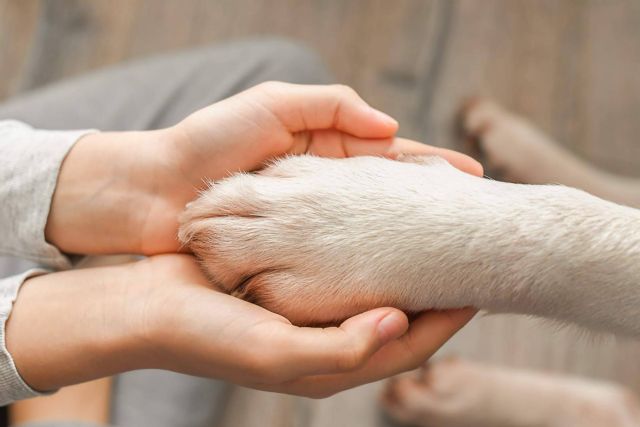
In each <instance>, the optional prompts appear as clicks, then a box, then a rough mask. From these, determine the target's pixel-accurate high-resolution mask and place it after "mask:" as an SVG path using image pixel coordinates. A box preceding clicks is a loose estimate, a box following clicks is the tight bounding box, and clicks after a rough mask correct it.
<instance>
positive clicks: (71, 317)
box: [5, 265, 144, 391]
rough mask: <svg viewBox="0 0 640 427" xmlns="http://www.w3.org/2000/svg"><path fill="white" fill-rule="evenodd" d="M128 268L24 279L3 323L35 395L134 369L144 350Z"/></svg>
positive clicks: (9, 345)
mask: <svg viewBox="0 0 640 427" xmlns="http://www.w3.org/2000/svg"><path fill="white" fill-rule="evenodd" d="M132 268H133V267H132V266H130V265H125V266H116V267H102V268H94V269H87V270H73V271H68V272H61V273H53V274H48V275H44V276H38V277H33V278H31V279H28V280H27V281H26V282H25V283H24V284H23V285H22V288H21V290H20V292H19V294H18V298H17V300H16V302H15V304H14V307H13V310H12V312H11V315H10V317H9V320H8V322H7V324H6V328H5V335H6V345H7V348H8V350H9V352H10V354H11V355H12V357H13V360H14V363H15V365H16V368H17V369H18V372H19V373H20V374H21V376H22V378H23V379H24V381H25V382H26V383H27V384H29V385H30V386H31V387H32V388H34V389H36V390H40V391H47V390H54V389H57V388H59V387H62V386H65V385H70V384H75V383H80V382H84V381H87V380H91V379H95V378H100V377H104V376H108V375H112V374H115V373H119V372H123V371H127V370H130V369H135V368H136V367H138V366H139V363H143V361H144V358H143V357H141V356H140V354H138V353H139V352H140V349H141V347H142V345H143V344H144V339H143V338H144V337H143V336H142V337H141V336H140V333H139V332H140V331H141V330H142V328H141V326H140V322H138V321H137V319H138V318H139V317H137V313H136V310H135V307H137V304H135V301H136V298H139V294H138V293H137V292H138V291H137V290H138V289H139V285H141V283H140V284H139V283H136V276H135V274H134V271H133V270H132Z"/></svg>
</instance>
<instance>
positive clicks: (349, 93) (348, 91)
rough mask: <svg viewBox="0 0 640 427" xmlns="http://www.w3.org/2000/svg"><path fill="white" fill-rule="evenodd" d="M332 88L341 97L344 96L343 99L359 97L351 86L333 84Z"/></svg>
mask: <svg viewBox="0 0 640 427" xmlns="http://www.w3.org/2000/svg"><path fill="white" fill-rule="evenodd" d="M333 87H334V88H335V89H336V91H337V92H338V93H339V94H340V95H342V96H345V97H348V98H359V97H360V96H359V95H358V93H357V92H356V91H355V90H354V89H353V88H352V87H351V86H347V85H344V84H335V85H333Z"/></svg>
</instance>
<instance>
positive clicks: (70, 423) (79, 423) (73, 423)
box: [15, 421, 104, 427]
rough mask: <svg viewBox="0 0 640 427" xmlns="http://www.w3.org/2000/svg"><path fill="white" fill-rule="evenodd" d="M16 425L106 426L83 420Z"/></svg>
mask: <svg viewBox="0 0 640 427" xmlns="http://www.w3.org/2000/svg"><path fill="white" fill-rule="evenodd" d="M15 427H104V424H95V423H89V422H83V421H36V422H33V423H22V424H16V425H15Z"/></svg>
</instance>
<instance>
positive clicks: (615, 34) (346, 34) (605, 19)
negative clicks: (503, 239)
mask: <svg viewBox="0 0 640 427" xmlns="http://www.w3.org/2000/svg"><path fill="white" fill-rule="evenodd" d="M267 34H272V35H281V36H285V37H292V38H295V39H298V40H300V41H302V42H303V43H306V44H307V45H309V46H311V47H312V48H313V49H315V50H317V51H318V52H319V53H320V54H321V55H322V56H323V57H324V58H326V60H327V63H328V64H329V65H330V67H331V68H332V69H333V70H334V72H335V75H336V78H337V80H338V81H340V82H343V83H346V84H349V85H352V86H353V87H355V88H356V89H357V90H358V91H359V92H360V93H361V95H362V96H363V97H364V98H365V99H367V100H368V101H370V102H371V103H372V104H374V105H376V106H378V107H380V108H382V109H384V110H386V111H387V112H389V113H391V114H392V115H393V116H395V117H397V118H398V119H400V121H401V124H402V128H401V133H402V134H403V135H405V136H410V137H413V138H418V139H422V140H425V141H427V142H428V143H431V144H435V145H441V146H448V147H459V146H460V141H459V139H458V137H457V135H456V134H455V132H454V131H453V130H454V123H455V122H454V118H455V113H456V111H457V109H458V108H459V105H460V102H461V101H462V100H463V99H464V98H465V97H467V96H469V95H474V94H484V95H489V96H492V97H494V98H496V99H497V100H499V101H500V102H502V103H504V104H505V105H507V106H508V107H510V108H513V109H514V110H515V111H518V112H520V113H522V114H524V115H526V116H527V117H529V118H531V119H532V120H533V121H534V122H535V123H537V124H539V125H540V126H541V127H542V128H543V129H544V130H546V131H547V132H548V133H549V134H551V135H552V136H553V137H555V138H557V139H558V140H559V142H560V143H562V144H563V145H565V146H567V147H569V148H570V149H572V150H574V151H575V152H576V153H579V154H580V155H582V156H584V157H585V158H587V159H589V160H591V161H593V162H595V163H597V164H598V165H601V166H603V167H606V168H608V169H610V170H616V171H619V172H621V173H628V174H635V175H640V144H639V143H638V142H637V135H639V134H640V120H637V119H636V117H637V116H638V112H639V111H640V84H638V76H640V3H638V2H636V1H633V0H606V1H605V0H589V1H582V0H567V1H563V2H558V1H556V0H518V1H512V0H484V1H482V2H479V1H476V0H426V1H422V0H398V1H394V2H393V3H390V2H388V1H385V0H352V1H349V2H345V1H342V0H325V1H320V0H308V1H297V0H258V1H254V0H220V1H216V2H211V1H206V0H184V1H177V0H94V1H92V2H83V1H81V0H49V1H41V0H40V1H38V0H22V1H20V2H17V1H12V0H0V38H1V39H0V40H2V41H6V40H9V41H10V42H8V43H7V42H3V43H0V76H2V79H0V98H1V97H3V96H7V95H10V94H13V93H16V92H17V91H20V90H25V89H28V88H32V87H36V86H39V85H42V84H46V83H48V82H52V81H55V80H58V79H60V78H64V77H68V76H72V75H76V74H79V73H82V72H85V71H88V70H91V69H95V68H98V67H102V66H105V65H109V64H113V63H117V62H120V61H123V60H126V59H129V58H138V57H141V56H145V55H149V54H153V53H159V52H167V51H171V50H176V49H180V48H185V47H190V46H196V45H201V44H207V43H214V42H221V41H224V40H229V39H232V38H237V37H248V36H258V37H260V36H264V35H267ZM452 352H455V353H457V354H461V355H463V356H467V357H471V358H475V359H479V360H485V361H492V362H496V363H503V364H507V365H512V366H519V367H531V368H538V369H551V370H558V371H563V372H572V373H578V374H583V375H589V376H594V377H599V378H609V379H615V380H618V381H620V382H622V383H625V384H628V385H630V386H632V387H634V388H635V389H636V390H639V391H640V364H638V363H637V360H639V359H640V357H639V356H640V344H639V343H638V342H637V341H624V340H613V339H609V338H597V339H592V338H589V337H587V336H585V334H583V333H581V332H577V331H576V330H575V329H570V328H558V327H556V326H554V325H550V324H549V323H546V322H542V321H534V320H530V319H526V318H523V317H514V316H490V317H482V318H478V319H476V320H475V321H474V322H473V324H472V325H470V326H469V327H468V328H467V329H465V330H464V331H463V333H461V334H460V335H459V336H457V337H456V338H455V339H454V340H453V341H452V343H451V344H450V345H448V346H447V347H446V348H445V349H444V350H443V351H442V352H441V354H446V353H452ZM379 387H380V385H379V384H375V385H371V386H367V387H363V388H359V389H356V390H352V391H349V392H347V393H343V394H340V395H339V396H337V397H334V398H330V399H326V400H323V401H310V400H307V399H300V398H293V397H289V396H282V395H277V394H269V393H261V392H256V391H253V390H246V389H240V388H238V389H236V390H235V391H234V393H233V396H232V398H231V401H230V404H229V407H228V411H227V413H226V414H225V422H224V425H229V426H235V425H243V426H254V425H255V426H274V427H276V426H278V427H279V426H293V425H310V426H314V427H323V426H333V425H349V426H365V425H366V426H370V425H384V421H383V420H382V419H381V418H380V417H379V414H378V412H377V409H376V407H375V405H374V397H375V394H376V393H377V390H378V389H379Z"/></svg>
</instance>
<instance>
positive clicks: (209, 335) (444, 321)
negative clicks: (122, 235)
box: [135, 255, 474, 397]
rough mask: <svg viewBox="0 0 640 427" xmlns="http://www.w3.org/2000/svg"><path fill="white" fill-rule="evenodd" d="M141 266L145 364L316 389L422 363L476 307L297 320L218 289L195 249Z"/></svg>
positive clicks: (308, 392) (268, 385)
mask: <svg viewBox="0 0 640 427" xmlns="http://www.w3.org/2000/svg"><path fill="white" fill-rule="evenodd" d="M135 268H136V269H138V270H139V273H137V274H136V276H137V277H147V278H148V281H149V284H150V286H147V288H146V289H147V291H146V298H145V299H146V302H145V303H144V304H141V305H139V307H140V308H141V311H140V312H139V316H138V318H139V320H140V321H139V324H143V325H146V326H145V327H146V329H147V330H146V332H145V335H146V336H147V339H146V340H145V341H146V342H149V343H152V344H151V345H150V346H149V347H148V349H149V350H151V351H147V352H146V353H145V356H143V357H139V359H138V363H140V365H139V366H137V367H138V368H149V367H153V368H162V369H169V370H174V371H178V372H183V373H188V374H192V375H198V376H206V377H213V378H220V379H224V380H227V381H230V382H233V383H235V384H240V385H244V386H248V387H252V388H257V389H262V390H270V391H277V392H283V393H291V394H297V395H304V396H310V397H325V396H328V395H331V394H334V393H336V392H339V391H341V390H344V389H347V388H351V387H355V386H357V385H360V384H365V383H368V382H372V381H376V380H379V379H382V378H385V377H388V376H391V375H394V374H396V373H399V372H402V371H406V370H409V369H413V368H415V367H417V366H419V365H420V364H421V363H423V362H424V360H425V359H427V358H428V357H430V356H431V355H432V354H433V353H434V352H435V351H436V350H437V349H438V348H440V346H442V344H444V343H445V342H446V341H447V340H448V339H449V338H450V337H451V336H452V335H453V334H454V333H455V332H457V331H458V330H459V329H460V328H461V327H462V326H463V325H464V324H466V323H467V321H468V320H469V319H470V318H471V317H472V316H473V314H474V311H472V310H468V309H465V310H456V311H448V312H429V313H425V314H422V315H420V316H419V317H418V318H417V319H415V320H414V321H413V322H412V323H411V325H409V324H408V321H407V317H406V316H405V315H404V314H403V313H402V312H401V311H399V310H397V309H394V308H390V307H385V308H378V309H374V310H371V311H368V312H365V313H362V314H360V315H357V316H355V317H352V318H350V319H349V320H347V321H345V322H344V323H342V324H341V325H340V326H338V327H327V328H305V327H297V326H293V325H292V324H291V323H290V322H289V321H288V320H287V319H285V318H284V317H282V316H279V315H277V314H274V313H272V312H269V311H267V310H265V309H263V308H261V307H258V306H256V305H253V304H250V303H248V302H246V301H243V300H240V299H237V298H234V297H232V296H229V295H227V294H225V293H222V292H219V291H216V290H212V288H211V285H209V284H208V282H207V280H206V278H205V277H204V276H203V274H202V272H201V271H200V269H199V268H198V265H197V263H196V262H195V260H194V259H193V258H192V257H191V256H188V255H159V256H155V257H151V258H150V259H148V260H145V261H142V262H140V263H139V264H138V265H137V266H135ZM155 282H162V286H157V283H155ZM168 307H171V310H168V309H167V308H168Z"/></svg>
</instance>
